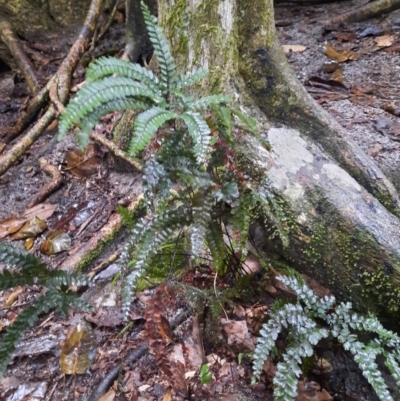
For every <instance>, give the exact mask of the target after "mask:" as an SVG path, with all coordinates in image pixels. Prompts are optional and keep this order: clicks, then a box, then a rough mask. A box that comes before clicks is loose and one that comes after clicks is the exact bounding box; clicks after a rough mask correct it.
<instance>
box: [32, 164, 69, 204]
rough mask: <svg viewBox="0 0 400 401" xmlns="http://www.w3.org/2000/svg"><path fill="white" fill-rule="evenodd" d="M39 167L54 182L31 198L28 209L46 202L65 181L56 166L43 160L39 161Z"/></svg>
mask: <svg viewBox="0 0 400 401" xmlns="http://www.w3.org/2000/svg"><path fill="white" fill-rule="evenodd" d="M39 165H40V168H41V169H42V171H44V172H45V173H46V174H49V175H51V177H52V180H51V181H50V182H49V183H48V184H47V185H45V186H44V187H43V188H41V189H40V190H39V192H37V193H36V194H35V195H34V196H33V197H32V198H31V200H30V201H29V203H28V205H27V206H26V207H27V208H28V209H29V208H31V207H33V206H36V205H37V204H39V203H40V202H42V201H43V200H45V199H46V198H47V197H48V196H49V195H50V194H51V193H52V192H53V191H55V190H56V189H57V188H58V187H59V186H60V185H61V183H62V181H63V177H62V175H61V173H60V172H59V171H58V168H57V167H56V166H52V165H51V164H48V163H47V161H46V160H44V159H43V158H40V159H39Z"/></svg>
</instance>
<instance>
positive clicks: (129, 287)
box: [122, 209, 189, 318]
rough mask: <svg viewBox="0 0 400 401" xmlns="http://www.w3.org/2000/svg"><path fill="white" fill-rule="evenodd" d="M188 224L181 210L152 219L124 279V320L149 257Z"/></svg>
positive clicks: (167, 212)
mask: <svg viewBox="0 0 400 401" xmlns="http://www.w3.org/2000/svg"><path fill="white" fill-rule="evenodd" d="M188 224H189V221H188V219H187V216H186V214H185V212H184V210H183V209H177V210H173V211H169V210H168V211H165V212H164V213H163V214H162V215H158V216H157V217H155V218H154V221H153V224H152V225H151V227H150V228H149V229H148V230H146V232H145V234H144V235H143V238H142V239H141V241H140V242H138V244H137V245H138V249H137V252H136V258H135V261H134V263H133V266H132V268H131V269H132V272H131V273H130V274H129V275H128V276H127V277H126V278H125V283H124V287H123V290H122V314H123V316H124V317H125V318H126V317H127V316H128V312H129V305H130V302H131V299H132V296H133V292H134V290H135V283H136V281H137V279H138V278H139V277H140V276H141V275H142V273H143V270H144V268H145V266H146V264H147V263H149V260H150V257H151V256H153V255H154V254H155V253H156V252H157V250H158V248H159V247H160V246H161V245H163V244H164V243H165V242H166V241H167V240H168V238H169V237H171V235H172V234H173V233H174V232H175V231H176V230H177V229H179V228H182V227H184V226H186V225H188Z"/></svg>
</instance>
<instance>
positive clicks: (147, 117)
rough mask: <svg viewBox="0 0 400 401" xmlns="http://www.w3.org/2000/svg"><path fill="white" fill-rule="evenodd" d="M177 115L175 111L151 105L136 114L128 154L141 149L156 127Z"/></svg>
mask: <svg viewBox="0 0 400 401" xmlns="http://www.w3.org/2000/svg"><path fill="white" fill-rule="evenodd" d="M176 117H177V115H176V114H175V113H173V112H172V111H169V110H165V109H163V108H161V107H153V108H151V109H150V110H146V111H145V112H143V113H141V114H139V115H138V117H137V118H136V121H135V128H134V131H133V137H132V140H131V143H130V145H129V154H130V155H131V156H135V155H136V154H137V153H138V152H139V151H141V150H143V149H144V148H145V147H146V146H147V144H148V143H149V142H150V140H151V138H152V137H153V136H154V135H155V134H156V132H157V131H158V129H159V128H160V127H161V126H162V125H163V124H164V123H165V122H166V121H169V120H173V119H175V118H176Z"/></svg>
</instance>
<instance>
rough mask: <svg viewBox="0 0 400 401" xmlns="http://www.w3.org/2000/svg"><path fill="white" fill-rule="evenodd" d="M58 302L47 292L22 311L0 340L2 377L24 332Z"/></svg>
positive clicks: (54, 296) (56, 298)
mask: <svg viewBox="0 0 400 401" xmlns="http://www.w3.org/2000/svg"><path fill="white" fill-rule="evenodd" d="M57 300H58V297H57V296H56V294H53V293H52V292H51V293H50V292H49V291H48V292H46V294H44V295H42V296H41V297H40V298H38V299H37V300H36V301H35V302H34V304H33V305H31V306H29V307H28V308H26V309H25V310H24V311H22V312H21V313H20V314H19V315H18V316H17V318H16V319H15V320H14V322H13V324H12V325H11V326H9V327H7V329H6V330H5V333H4V335H3V336H2V337H1V340H0V376H2V375H3V373H4V372H5V370H6V368H7V364H8V362H9V360H10V357H11V354H12V352H13V351H14V349H15V346H16V344H17V343H18V341H19V340H20V338H21V337H22V335H23V334H24V332H25V331H26V330H27V329H29V328H30V327H32V326H33V325H34V324H35V323H36V321H37V319H38V318H39V315H40V314H41V313H46V312H48V311H49V310H50V309H53V308H55V306H56V304H57Z"/></svg>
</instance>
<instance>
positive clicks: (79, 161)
mask: <svg viewBox="0 0 400 401" xmlns="http://www.w3.org/2000/svg"><path fill="white" fill-rule="evenodd" d="M65 159H66V161H67V170H69V171H71V173H72V174H74V175H75V176H77V177H80V178H83V177H88V176H90V175H92V174H95V173H96V172H97V169H98V168H99V167H100V165H101V164H102V158H101V157H100V151H99V147H98V146H97V145H96V144H89V145H88V147H87V148H86V150H85V152H84V153H82V152H81V151H80V150H78V149H72V150H69V151H68V152H67V153H66V155H65Z"/></svg>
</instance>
